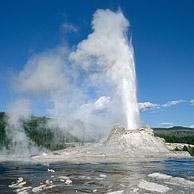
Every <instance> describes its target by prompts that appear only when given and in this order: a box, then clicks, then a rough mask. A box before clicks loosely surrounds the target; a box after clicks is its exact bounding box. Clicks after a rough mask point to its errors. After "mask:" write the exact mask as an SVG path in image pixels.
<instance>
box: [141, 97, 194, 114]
mask: <svg viewBox="0 0 194 194" xmlns="http://www.w3.org/2000/svg"><path fill="white" fill-rule="evenodd" d="M191 101H192V100H191ZM191 101H190V102H191ZM184 102H187V101H186V100H182V99H179V100H171V101H168V102H166V103H164V104H155V103H152V102H140V103H139V109H140V111H141V112H144V111H149V110H156V109H161V108H168V107H172V106H176V105H178V104H181V103H184ZM191 103H193V105H194V100H193V102H191Z"/></svg>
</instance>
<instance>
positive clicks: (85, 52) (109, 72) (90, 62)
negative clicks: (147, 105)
mask: <svg viewBox="0 0 194 194" xmlns="http://www.w3.org/2000/svg"><path fill="white" fill-rule="evenodd" d="M128 27H129V22H128V20H127V19H126V18H125V17H124V15H123V13H122V12H121V11H118V12H113V11H111V10H108V9H107V10H97V11H96V12H95V14H94V16H93V21H92V29H93V32H92V33H91V34H90V35H89V36H88V38H87V39H86V40H83V41H82V42H80V43H79V44H78V46H77V50H76V51H75V52H73V53H72V54H71V55H70V59H71V60H74V61H75V62H76V63H77V64H79V65H81V67H82V68H83V69H85V70H87V71H88V72H89V70H90V68H94V64H95V66H96V67H95V68H97V69H98V70H99V69H100V71H98V72H100V73H103V74H105V76H106V77H108V78H109V79H110V80H111V82H112V85H113V87H114V91H115V94H114V95H115V96H117V97H118V98H119V101H120V102H121V105H122V106H121V107H122V110H123V112H124V114H125V120H126V122H125V127H126V128H127V129H129V130H133V129H138V128H139V127H140V118H139V108H138V103H137V97H136V73H135V63H134V53H133V46H132V43H131V42H129V40H128V37H127V32H128ZM118 114H119V113H118ZM116 122H117V121H116Z"/></svg>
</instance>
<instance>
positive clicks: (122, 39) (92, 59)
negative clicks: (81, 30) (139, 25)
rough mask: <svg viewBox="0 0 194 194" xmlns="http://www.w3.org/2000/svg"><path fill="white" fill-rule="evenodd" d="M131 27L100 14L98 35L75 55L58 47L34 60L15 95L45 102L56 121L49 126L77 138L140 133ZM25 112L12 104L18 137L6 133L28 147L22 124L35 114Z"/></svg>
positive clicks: (96, 23) (118, 15) (19, 79)
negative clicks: (118, 130) (117, 131)
mask: <svg viewBox="0 0 194 194" xmlns="http://www.w3.org/2000/svg"><path fill="white" fill-rule="evenodd" d="M128 27H129V22H128V20H127V19H126V18H125V17H124V15H123V14H122V12H121V11H119V12H113V11H110V10H97V11H96V12H95V13H94V16H93V20H92V29H93V32H92V33H91V34H89V35H88V37H87V39H86V40H83V41H81V42H80V43H79V44H78V46H77V48H76V50H74V51H70V49H67V48H66V47H57V48H55V49H53V50H50V51H47V52H44V53H40V54H38V55H35V56H32V57H31V58H30V59H29V60H28V62H27V63H26V65H25V66H24V69H23V70H22V71H21V72H20V73H19V74H18V76H17V78H16V79H15V80H14V86H15V89H16V91H18V92H22V93H24V94H28V95H32V96H33V97H36V99H37V98H39V97H40V96H44V97H45V98H44V99H47V101H48V104H49V105H48V106H47V107H46V109H45V113H46V114H47V115H49V117H52V118H53V119H52V120H50V121H49V122H48V126H49V127H58V128H59V129H60V130H61V131H62V132H63V131H64V132H65V131H69V132H70V133H71V134H73V135H75V136H78V137H82V136H85V137H86V139H97V138H99V137H101V136H102V135H104V134H105V133H107V132H108V131H109V130H110V129H111V128H112V126H113V125H115V124H117V123H119V124H121V125H122V126H124V127H126V128H128V129H137V128H139V127H140V119H139V108H138V103H137V98H136V75H135V64H134V53H133V46H132V43H131V42H129V41H128V38H127V31H128ZM31 99H33V98H31ZM21 107H24V106H23V105H21V104H20V105H19V107H18V104H13V105H12V108H11V109H9V110H8V114H9V123H10V126H12V128H13V130H14V131H15V132H12V131H9V130H7V132H8V134H10V135H11V134H13V135H12V139H14V141H17V140H16V139H19V140H21V137H22V142H24V143H23V144H25V142H27V141H28V139H27V137H26V136H25V133H24V130H22V129H21V128H22V127H21V126H20V125H18V124H19V120H20V118H23V119H26V118H28V116H29V115H30V114H32V113H31V112H29V111H26V110H29V109H23V110H22V109H21ZM18 112H19V113H21V115H20V114H19V115H18ZM12 113H13V114H12ZM15 115H17V118H15ZM12 121H14V122H12ZM15 125H16V126H15ZM18 134H19V135H18ZM21 134H23V135H21ZM19 142H21V141H19Z"/></svg>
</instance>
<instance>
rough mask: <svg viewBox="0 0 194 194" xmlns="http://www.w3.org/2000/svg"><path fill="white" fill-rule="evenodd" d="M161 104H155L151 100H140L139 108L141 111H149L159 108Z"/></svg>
mask: <svg viewBox="0 0 194 194" xmlns="http://www.w3.org/2000/svg"><path fill="white" fill-rule="evenodd" d="M159 108H160V105H159V104H153V103H151V102H140V103H139V109H140V111H141V112H144V111H147V110H155V109H159Z"/></svg>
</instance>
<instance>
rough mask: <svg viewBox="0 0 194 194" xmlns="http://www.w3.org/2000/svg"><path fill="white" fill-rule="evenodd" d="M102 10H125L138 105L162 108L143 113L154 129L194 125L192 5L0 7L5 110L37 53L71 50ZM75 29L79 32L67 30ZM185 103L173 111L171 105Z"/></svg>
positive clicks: (0, 92)
mask: <svg viewBox="0 0 194 194" xmlns="http://www.w3.org/2000/svg"><path fill="white" fill-rule="evenodd" d="M99 8H103V9H105V8H109V9H112V10H117V9H118V8H120V9H122V11H123V13H124V15H125V16H126V17H127V18H128V19H129V21H130V23H131V30H132V35H133V44H134V47H135V56H136V70H137V78H138V99H139V102H150V103H152V104H157V106H155V108H154V106H153V107H152V110H149V111H144V112H143V113H142V120H143V122H145V123H149V124H150V125H152V126H159V125H160V124H161V123H172V124H173V125H188V126H190V125H194V106H193V105H192V104H191V103H190V102H189V101H190V100H191V99H194V87H193V83H194V76H193V74H194V22H193V21H194V11H193V10H194V1H192V0H185V1H181V0H171V1H168V0H157V1H156V0H134V1H131V0H128V1H127V0H126V1H117V0H111V1H110V0H107V1H102V0H98V1H95V0H93V1H91V0H75V1H73V0H71V1H63V0H56V1H52V0H47V1H38V0H33V1H22V0H20V1H9V0H6V1H1V2H0V23H1V30H0V76H1V77H0V111H5V109H6V107H7V105H8V104H9V103H10V102H12V101H13V100H14V99H15V97H16V94H15V93H14V92H13V91H12V90H11V89H10V87H9V78H10V77H11V76H12V75H13V74H14V73H15V72H17V71H20V70H21V69H22V68H23V66H24V64H25V63H26V61H27V59H28V58H29V57H30V56H31V55H34V54H36V53H39V52H41V51H45V50H47V49H50V48H53V47H55V46H56V45H58V44H61V43H66V44H68V45H69V46H70V47H73V46H74V45H76V44H77V43H78V42H79V41H81V40H82V39H84V38H86V36H87V35H88V33H90V32H91V26H90V22H91V19H92V15H93V13H94V12H95V11H96V9H99ZM64 24H72V25H73V26H75V27H76V29H77V30H76V32H67V31H64V30H63V28H62V26H63V25H64ZM172 100H182V101H179V102H180V103H177V104H176V105H174V106H171V105H169V106H164V104H166V103H167V102H168V101H172Z"/></svg>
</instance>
